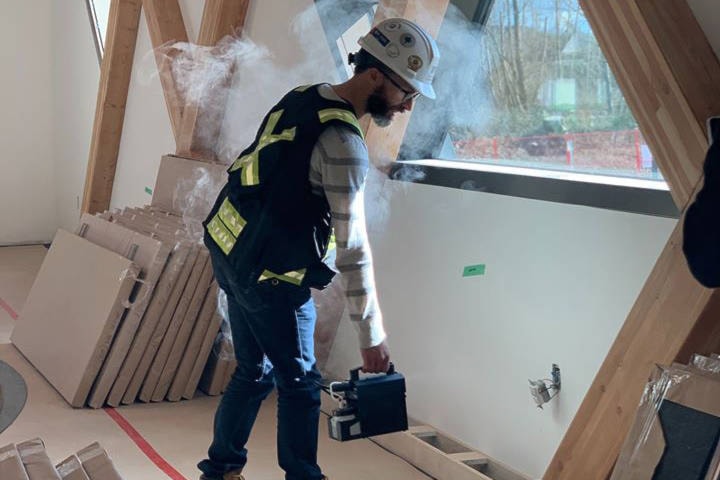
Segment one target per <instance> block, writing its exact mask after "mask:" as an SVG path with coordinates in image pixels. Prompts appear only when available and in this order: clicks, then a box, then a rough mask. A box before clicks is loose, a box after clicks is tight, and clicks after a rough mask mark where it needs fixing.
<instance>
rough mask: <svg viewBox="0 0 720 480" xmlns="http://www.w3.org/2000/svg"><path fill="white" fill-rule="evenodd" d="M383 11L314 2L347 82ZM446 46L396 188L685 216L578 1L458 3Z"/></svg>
mask: <svg viewBox="0 0 720 480" xmlns="http://www.w3.org/2000/svg"><path fill="white" fill-rule="evenodd" d="M377 3H378V2H377V1H371V0H352V1H351V0H348V1H347V2H342V3H341V5H342V7H337V4H338V2H334V1H327V0H322V1H319V0H316V6H317V9H318V13H319V16H320V19H321V21H322V23H323V27H324V29H325V34H326V36H327V40H328V44H329V46H330V49H331V51H332V52H333V55H334V56H335V60H336V65H337V68H338V72H339V74H340V77H341V78H343V79H345V78H347V77H348V76H349V75H351V71H350V70H349V68H348V67H347V66H346V64H347V63H346V59H347V52H348V51H355V50H357V48H358V47H357V39H358V38H359V37H360V36H361V35H363V34H364V32H365V31H367V29H368V28H369V25H370V24H371V21H372V18H373V15H374V13H373V12H374V9H375V7H376V6H377ZM418 16H419V17H420V18H422V12H418ZM437 41H438V44H439V47H440V54H441V60H440V67H439V69H438V72H437V74H436V76H435V80H434V83H433V84H434V87H435V90H436V92H437V96H438V99H437V100H435V101H431V100H428V99H425V98H422V97H420V98H419V99H418V100H417V101H416V103H415V106H414V109H413V113H412V117H411V119H410V122H409V125H408V128H407V132H406V134H405V137H404V139H403V144H402V146H401V148H400V154H399V160H400V162H398V163H397V164H396V165H395V166H394V167H393V168H394V171H393V175H394V178H395V179H399V180H405V181H412V182H418V183H427V184H433V185H441V186H446V187H452V188H460V189H466V190H477V191H483V192H489V193H496V194H503V195H512V196H518V197H524V198H531V199H538V200H545V201H552V202H560V203H570V204H576V205H587V206H592V207H598V208H607V209H612V210H620V211H627V212H635V213H641V214H647V215H660V216H666V217H675V218H677V217H678V215H679V213H678V210H677V207H676V206H675V204H674V203H673V201H672V198H671V196H670V194H669V191H668V186H667V184H666V183H665V181H664V180H663V178H662V176H661V174H660V172H659V170H658V168H657V165H656V164H655V162H654V160H653V157H652V154H651V152H650V149H649V148H648V146H647V144H646V142H645V139H644V138H643V135H642V133H641V132H640V130H639V129H638V126H637V123H636V121H635V119H634V118H633V116H632V113H631V112H630V109H629V108H628V105H627V104H626V102H625V99H624V97H623V95H622V92H621V91H620V88H619V87H618V85H617V83H616V82H615V79H614V77H613V75H612V72H611V71H610V68H609V66H608V64H607V62H606V60H605V58H604V56H603V54H602V52H601V50H600V48H599V46H598V44H597V41H596V39H595V37H594V35H593V32H592V30H591V29H590V26H589V24H588V22H587V20H586V18H585V16H584V14H583V12H582V9H581V8H580V5H579V3H578V0H451V1H450V4H449V6H448V10H447V13H446V15H445V18H444V20H443V23H442V25H441V28H440V31H439V33H438V37H437Z"/></svg>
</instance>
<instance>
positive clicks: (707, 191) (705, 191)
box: [683, 139, 720, 288]
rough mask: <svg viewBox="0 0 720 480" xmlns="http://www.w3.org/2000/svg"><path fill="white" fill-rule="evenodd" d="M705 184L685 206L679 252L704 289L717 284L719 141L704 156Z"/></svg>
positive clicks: (719, 253) (719, 257)
mask: <svg viewBox="0 0 720 480" xmlns="http://www.w3.org/2000/svg"><path fill="white" fill-rule="evenodd" d="M704 170H705V183H704V184H703V187H702V189H701V190H700V192H698V194H697V197H696V198H695V201H694V202H693V204H692V205H691V206H690V208H688V211H687V214H686V215H685V223H684V225H683V227H684V230H683V252H684V253H685V258H686V260H687V262H688V266H689V267H690V271H691V272H692V274H693V275H694V276H695V278H696V279H697V280H698V281H699V282H700V283H701V284H703V285H704V286H705V287H708V288H717V287H720V141H717V139H716V141H714V142H713V143H712V144H711V145H710V149H709V150H708V152H707V156H706V157H705V167H704Z"/></svg>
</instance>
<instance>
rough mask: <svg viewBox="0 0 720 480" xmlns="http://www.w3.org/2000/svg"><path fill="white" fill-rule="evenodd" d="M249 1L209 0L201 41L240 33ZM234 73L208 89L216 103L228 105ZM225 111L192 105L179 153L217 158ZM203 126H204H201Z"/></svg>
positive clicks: (184, 120)
mask: <svg viewBox="0 0 720 480" xmlns="http://www.w3.org/2000/svg"><path fill="white" fill-rule="evenodd" d="M249 5H250V2H249V0H206V2H205V10H204V11H203V18H202V24H201V27H200V34H199V35H198V44H199V45H203V46H208V47H209V46H214V45H216V44H217V43H218V42H219V41H220V40H221V39H222V38H223V37H225V36H227V35H235V36H238V37H239V36H240V33H241V32H242V29H243V27H244V26H245V18H246V16H247V11H248V7H249ZM231 81H232V72H228V78H227V79H226V81H225V82H224V83H222V84H218V85H217V87H216V88H214V89H213V90H212V91H209V92H204V95H205V96H206V97H212V98H213V104H214V105H224V104H225V103H226V100H227V97H228V93H229V91H228V84H229V83H230V82H231ZM223 115H224V111H221V110H220V109H218V108H214V109H202V108H201V106H199V105H190V106H188V107H186V108H185V110H184V112H183V118H182V124H181V128H180V137H179V139H178V144H177V154H178V155H180V156H184V157H190V158H198V159H206V160H214V159H215V145H216V143H217V140H218V138H219V137H220V129H221V127H222V122H223V118H224V116H223ZM200 127H202V128H200Z"/></svg>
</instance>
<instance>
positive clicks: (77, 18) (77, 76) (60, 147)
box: [52, 0, 100, 231]
mask: <svg viewBox="0 0 720 480" xmlns="http://www.w3.org/2000/svg"><path fill="white" fill-rule="evenodd" d="M52 11H53V38H52V48H53V63H52V66H53V96H54V103H53V105H54V109H53V111H54V125H53V126H54V137H55V141H54V144H53V147H54V148H53V158H54V161H55V172H56V176H55V188H56V192H55V195H56V196H55V205H56V207H55V208H56V211H55V216H56V219H57V225H59V226H61V227H62V228H64V229H66V230H70V231H73V230H75V228H77V224H78V219H79V218H80V204H81V202H82V198H83V190H84V188H85V173H86V171H87V164H88V158H89V154H90V141H91V138H92V129H93V120H94V117H95V103H96V97H97V91H98V84H99V81H100V63H99V60H98V57H97V52H96V50H95V44H94V42H93V33H92V28H91V26H90V21H89V17H88V13H87V10H86V6H85V0H72V1H64V2H52Z"/></svg>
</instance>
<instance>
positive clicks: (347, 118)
mask: <svg viewBox="0 0 720 480" xmlns="http://www.w3.org/2000/svg"><path fill="white" fill-rule="evenodd" d="M318 117H320V123H327V122H329V121H330V120H340V121H342V122H345V123H349V124H350V125H352V126H353V127H354V128H355V129H357V131H358V132H359V133H360V136H361V137H362V138H363V140H364V139H365V135H363V131H362V128H360V122H358V119H357V117H356V116H355V115H353V114H352V113H350V112H349V111H347V110H343V109H342V108H326V109H325V110H320V111H319V112H318Z"/></svg>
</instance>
